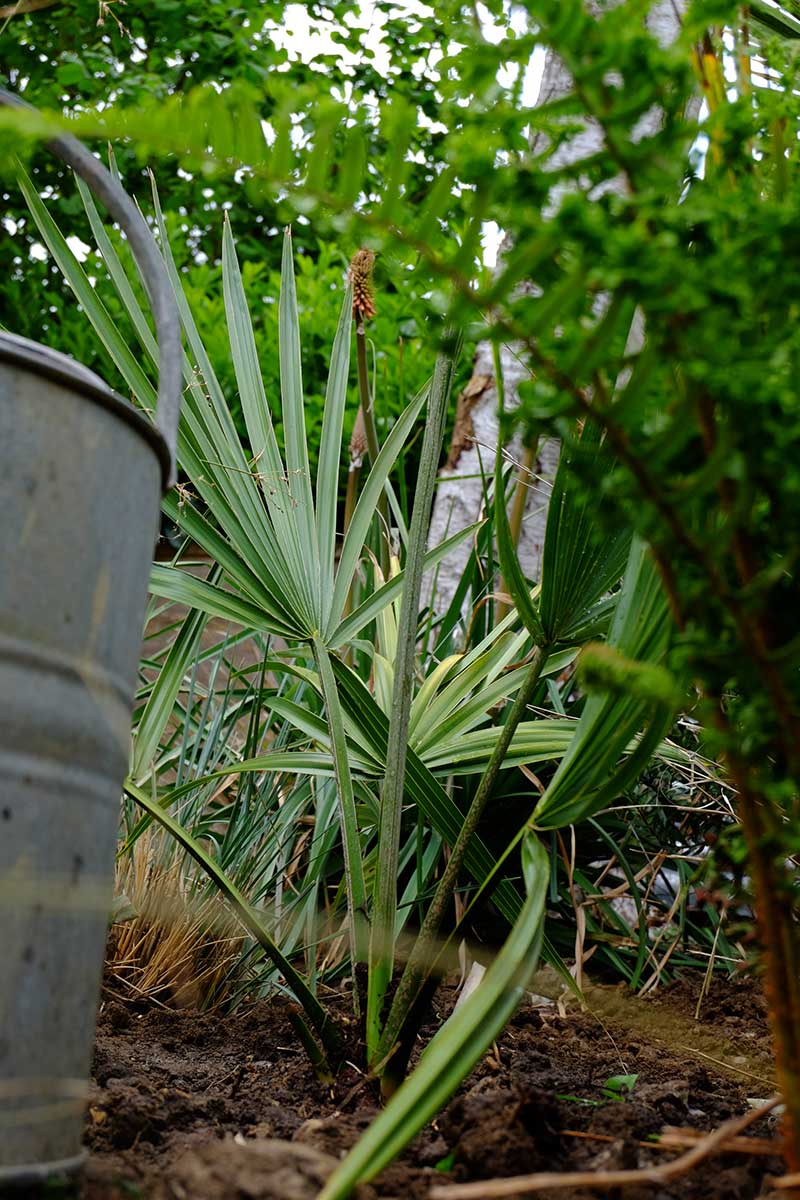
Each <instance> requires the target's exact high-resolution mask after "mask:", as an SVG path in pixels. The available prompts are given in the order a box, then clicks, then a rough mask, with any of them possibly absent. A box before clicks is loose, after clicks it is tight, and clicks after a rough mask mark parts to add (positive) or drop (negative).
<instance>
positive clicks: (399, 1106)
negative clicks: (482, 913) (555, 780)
mask: <svg viewBox="0 0 800 1200" xmlns="http://www.w3.org/2000/svg"><path fill="white" fill-rule="evenodd" d="M522 863H523V873H524V877H525V889H526V893H527V898H526V900H525V904H524V906H523V909H522V911H521V913H520V916H519V920H518V921H517V922H516V923H515V925H514V928H513V929H512V931H511V933H510V935H509V937H508V939H507V940H506V942H505V945H504V946H503V948H502V950H500V952H499V954H498V955H497V957H496V958H495V960H494V962H493V963H492V965H491V966H490V967H489V970H488V971H487V972H486V975H485V976H484V978H483V979H482V981H481V983H480V984H479V986H478V987H477V988H476V989H475V991H474V992H473V993H472V995H471V996H470V997H469V998H468V999H467V1000H466V1001H465V1002H464V1003H463V1004H462V1005H460V1006H459V1008H458V1009H457V1010H456V1011H455V1012H454V1013H453V1015H452V1016H451V1017H450V1019H449V1020H448V1021H447V1022H445V1024H444V1025H443V1026H442V1028H441V1029H440V1030H439V1032H438V1033H437V1034H436V1036H435V1037H434V1039H433V1041H432V1042H431V1043H430V1044H429V1046H428V1047H427V1049H426V1050H425V1052H424V1054H423V1056H422V1058H421V1059H420V1063H419V1066H418V1067H417V1068H416V1070H415V1071H414V1072H413V1073H412V1074H411V1075H410V1076H409V1078H408V1079H407V1080H406V1081H405V1083H403V1084H402V1086H401V1087H400V1088H399V1089H398V1091H397V1092H396V1093H395V1095H394V1096H393V1097H392V1099H391V1100H390V1102H389V1104H388V1105H387V1107H386V1108H385V1109H384V1111H383V1112H382V1113H381V1114H380V1116H378V1117H377V1118H376V1119H375V1121H373V1123H372V1125H370V1127H369V1129H368V1130H367V1132H366V1133H365V1134H364V1135H363V1136H362V1138H361V1139H360V1140H359V1141H358V1142H357V1143H356V1145H355V1146H354V1148H353V1149H352V1150H351V1151H350V1153H349V1154H348V1156H347V1158H345V1160H344V1162H343V1163H342V1164H341V1165H340V1166H339V1167H337V1169H336V1170H335V1171H334V1173H333V1175H332V1176H331V1177H330V1179H329V1180H328V1182H327V1183H326V1185H325V1186H324V1188H323V1189H322V1191H321V1192H320V1195H319V1200H345V1198H346V1197H348V1196H350V1195H351V1194H352V1190H353V1188H354V1187H355V1185H356V1184H358V1183H361V1182H363V1181H365V1180H368V1179H372V1178H373V1177H374V1176H375V1175H377V1174H378V1172H379V1171H381V1170H382V1169H383V1167H385V1166H386V1164H387V1163H389V1162H391V1161H392V1159H393V1158H394V1157H395V1156H396V1155H397V1154H399V1152H400V1151H401V1150H402V1149H403V1147H404V1146H407V1145H408V1143H409V1142H410V1141H411V1139H412V1138H413V1137H414V1135H415V1134H416V1133H418V1132H419V1130H420V1129H421V1128H422V1127H423V1125H425V1124H426V1123H427V1122H428V1121H429V1120H430V1119H431V1118H432V1117H433V1116H435V1115H436V1113H437V1112H438V1111H439V1110H440V1108H441V1107H442V1105H443V1104H444V1103H445V1101H446V1100H448V1099H449V1097H450V1096H452V1094H453V1092H454V1091H455V1090H456V1088H457V1087H458V1086H459V1084H460V1083H461V1081H462V1080H463V1079H465V1078H466V1076H467V1075H468V1074H469V1072H470V1071H471V1070H472V1068H473V1067H474V1066H475V1064H476V1063H477V1062H478V1060H479V1059H480V1057H481V1056H482V1055H483V1054H484V1053H485V1051H486V1050H487V1049H488V1048H489V1046H490V1045H491V1044H492V1042H493V1041H494V1039H495V1038H496V1037H497V1035H498V1034H499V1033H500V1031H501V1030H502V1029H503V1028H504V1027H505V1025H506V1023H507V1021H508V1019H509V1017H510V1016H511V1015H512V1013H513V1012H514V1011H515V1009H516V1008H517V1005H518V1004H519V1002H520V1000H521V998H522V996H523V993H524V990H525V987H526V985H527V983H528V981H529V979H530V977H531V975H532V974H533V972H534V970H535V969H536V965H537V963H538V960H539V953H540V950H541V945H542V928H543V924H544V909H545V899H546V896H547V885H548V882H549V877H550V864H549V859H548V855H547V852H546V851H545V849H544V847H543V846H542V845H541V843H540V842H539V841H538V839H537V838H536V837H535V835H533V834H528V835H527V837H526V838H525V840H524V842H523V845H522Z"/></svg>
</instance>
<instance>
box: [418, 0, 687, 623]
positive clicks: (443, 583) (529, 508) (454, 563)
mask: <svg viewBox="0 0 800 1200" xmlns="http://www.w3.org/2000/svg"><path fill="white" fill-rule="evenodd" d="M685 6H686V3H685V0H659V3H657V4H655V5H654V6H653V8H652V9H651V11H650V13H649V14H648V18H647V25H648V28H649V29H650V30H651V31H652V32H653V33H654V34H655V35H656V37H658V39H659V41H661V42H662V43H669V42H671V41H672V40H673V39H674V38H675V36H676V35H677V32H678V29H679V28H680V14H681V12H682V11H683V9H684V8H685ZM589 8H590V9H592V10H595V11H597V10H598V8H599V6H598V5H597V4H596V3H594V2H593V3H590V4H589ZM571 88H572V79H571V77H570V75H569V72H568V71H567V70H566V68H565V67H564V65H563V63H562V62H561V61H560V59H559V58H558V57H557V56H556V55H555V54H553V52H552V51H549V52H548V54H547V58H546V60H545V66H544V73H543V76H542V83H541V87H540V89H539V96H538V98H537V105H540V104H545V103H548V102H549V101H551V100H554V99H557V98H558V97H560V96H564V95H566V94H567V93H568V92H569V91H570V90H571ZM658 121H659V114H658V113H657V112H653V113H652V114H648V116H647V117H646V118H645V119H644V120H643V121H641V122H640V125H639V127H638V129H637V131H636V134H637V136H638V137H645V136H647V135H648V133H651V132H653V131H654V130H655V128H656V127H657V125H658ZM541 137H542V135H541V134H537V135H535V136H534V138H533V139H532V141H531V152H532V153H536V152H537V151H540V150H541V149H542V141H541ZM602 138H603V134H602V131H601V129H600V127H599V126H598V125H597V124H596V123H595V122H593V121H590V120H587V121H585V122H584V128H583V129H582V130H581V132H580V133H578V134H576V135H575V137H573V138H571V139H570V140H569V141H567V142H565V143H564V144H563V145H562V146H560V147H559V149H558V150H557V152H556V153H555V154H554V155H553V158H552V159H551V160H550V162H551V164H552V168H551V169H557V168H559V167H563V166H565V165H571V164H573V163H577V162H580V161H581V159H584V158H588V157H590V156H591V155H593V154H595V153H596V152H597V150H598V149H599V148H600V147H601V145H602ZM562 186H563V185H557V186H555V187H553V189H552V191H551V193H550V199H549V207H550V208H551V209H554V208H555V207H556V206H557V205H558V203H559V201H560V196H561V188H562ZM608 186H609V187H617V188H620V189H621V188H623V187H624V183H623V181H622V180H619V181H618V182H615V183H612V184H609V185H608ZM510 253H513V247H512V244H511V242H510V240H509V239H508V238H507V239H506V240H505V241H504V242H503V245H502V246H501V249H500V254H499V262H500V263H502V261H503V259H504V258H505V257H506V256H507V255H509V254H510ZM532 286H534V285H532V284H529V285H528V287H532ZM500 363H501V369H502V372H503V384H504V389H505V405H506V409H507V410H509V411H510V410H512V409H513V408H515V407H516V405H517V403H518V388H519V384H520V382H521V381H522V380H523V379H525V378H527V377H528V375H529V370H528V368H527V366H526V364H525V361H524V358H522V357H521V356H520V354H519V351H518V348H515V347H513V346H502V347H501V349H500ZM498 437H499V426H498V419H497V387H496V386H495V379H494V366H493V362H492V345H491V343H490V342H481V343H479V345H478V347H477V350H476V352H475V360H474V364H473V373H472V378H471V379H470V381H469V383H468V385H467V387H466V388H465V389H464V391H463V392H462V394H461V396H460V397H459V400H458V409H457V412H456V424H455V430H454V433H453V440H452V443H451V446H450V453H449V455H448V460H447V464H446V466H445V468H444V470H443V471H442V473H441V474H442V476H443V478H442V481H441V482H440V484H439V488H438V490H437V493H436V501H435V504H434V509H433V515H432V517H431V527H430V536H429V539H428V541H429V545H430V546H437V545H438V544H439V543H440V542H442V541H444V539H445V538H446V537H450V536H452V534H454V533H457V532H458V531H459V530H461V529H465V528H466V527H467V526H468V525H471V524H472V523H473V522H475V521H477V520H478V519H479V518H480V515H481V509H482V506H483V488H484V485H483V480H482V478H481V474H482V473H483V474H484V475H487V474H488V476H491V474H492V471H493V469H494V459H495V454H496V453H497V443H498ZM505 449H506V453H507V454H508V455H509V456H510V458H511V459H512V460H513V461H515V462H520V461H521V460H522V455H523V448H522V444H521V442H520V439H519V438H514V439H513V440H512V441H511V442H510V443H508V444H507V446H506V447H505ZM558 452H559V448H558V443H557V441H555V440H554V439H547V440H545V441H543V442H541V443H540V445H539V448H538V452H537V457H536V461H535V463H534V464H533V467H532V470H531V474H530V476H529V477H528V479H527V499H526V502H525V509H524V515H523V520H522V526H521V530H520V539H519V558H520V563H521V566H522V570H523V572H524V573H525V575H526V576H527V577H528V578H529V579H532V580H538V579H539V578H540V575H541V563H542V545H543V542H544V531H545V525H546V522H547V506H548V500H549V496H550V489H551V484H552V481H553V477H554V475H555V472H556V467H557V466H558ZM470 550H471V547H470V544H469V542H466V543H462V544H461V545H460V546H458V547H456V549H455V550H454V551H452V552H451V553H450V554H449V555H448V556H447V557H446V558H445V559H444V560H443V561H442V562H441V564H440V565H439V567H438V568H437V575H436V594H435V596H433V597H432V598H431V599H432V603H433V606H434V608H435V610H436V611H437V612H440V613H441V612H444V611H445V610H446V609H447V607H448V606H449V604H450V602H451V600H452V599H453V596H454V594H455V591H456V589H457V587H458V584H459V582H460V580H461V576H462V574H463V572H464V568H465V566H466V564H467V559H468V558H469V555H470Z"/></svg>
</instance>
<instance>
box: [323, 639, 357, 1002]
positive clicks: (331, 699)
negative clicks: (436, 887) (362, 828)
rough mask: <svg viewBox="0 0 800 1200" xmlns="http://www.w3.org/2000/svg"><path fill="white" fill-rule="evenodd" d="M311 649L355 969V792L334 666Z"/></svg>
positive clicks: (326, 654)
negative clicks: (331, 781)
mask: <svg viewBox="0 0 800 1200" xmlns="http://www.w3.org/2000/svg"><path fill="white" fill-rule="evenodd" d="M313 647H314V657H315V658H316V661H317V667H318V669H319V678H320V683H321V685H322V694H323V696H324V698H325V713H326V717H327V721H328V732H329V733H330V738H331V749H332V752H333V768H334V773H335V775H336V793H337V796H338V799H339V816H340V819H341V823H342V850H343V853H344V874H345V884H346V888H347V907H348V916H349V926H350V928H349V933H350V953H351V958H352V962H353V964H354V966H355V964H356V963H358V962H360V961H361V960H362V959H363V954H364V935H365V932H366V925H367V889H366V884H365V882H364V865H363V863H362V861H361V841H360V838H359V833H358V821H357V818H356V802H355V793H354V791H353V780H352V776H351V774H350V760H349V753H348V747H347V736H346V734H345V728H344V717H343V715H342V706H341V702H340V700H339V693H338V691H337V689H336V679H335V677H334V674H333V667H332V666H331V660H330V654H329V653H328V648H327V646H326V645H325V643H324V642H323V641H322V639H321V638H318V637H316V638H314V641H313ZM353 996H354V998H355V1003H356V1006H358V992H357V989H354V990H353Z"/></svg>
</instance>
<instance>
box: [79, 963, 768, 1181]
mask: <svg viewBox="0 0 800 1200" xmlns="http://www.w3.org/2000/svg"><path fill="white" fill-rule="evenodd" d="M698 987H699V980H698V981H697V982H695V981H694V980H690V981H688V982H684V983H679V984H677V985H675V986H673V987H672V988H669V989H665V990H663V991H662V992H660V993H657V994H656V996H654V997H653V998H651V999H649V1000H643V1001H636V1000H633V999H631V1000H625V999H623V994H622V993H621V991H620V990H619V989H615V988H613V989H612V988H609V989H598V988H593V989H592V991H591V993H590V995H591V1003H592V1008H593V1010H594V1012H593V1013H588V1012H580V1011H578V1010H577V1009H575V1008H570V1009H569V1010H568V1011H566V1012H562V1013H560V1012H559V1010H558V1007H557V1006H535V1005H531V1004H528V1005H526V1006H524V1007H523V1008H522V1009H521V1010H520V1011H519V1013H518V1014H517V1016H516V1017H515V1018H514V1019H513V1021H512V1022H511V1024H510V1026H509V1028H508V1029H507V1031H506V1032H505V1034H504V1035H503V1037H502V1039H501V1040H500V1042H499V1043H498V1044H497V1046H496V1048H495V1049H494V1050H493V1051H491V1052H490V1053H489V1054H488V1055H487V1056H486V1057H485V1058H484V1060H483V1061H482V1062H481V1063H480V1065H479V1066H478V1067H477V1068H476V1070H475V1071H474V1072H473V1073H472V1075H471V1076H470V1077H469V1078H468V1080H467V1081H466V1083H465V1085H464V1087H463V1088H462V1089H461V1091H460V1093H459V1094H458V1096H457V1097H456V1098H455V1099H454V1100H453V1101H452V1102H451V1104H450V1105H449V1106H448V1108H447V1109H446V1110H445V1112H444V1113H443V1114H442V1115H441V1116H440V1118H439V1119H438V1121H437V1122H435V1124H434V1126H432V1127H429V1128H428V1129H427V1130H425V1131H424V1132H423V1134H421V1135H420V1136H419V1137H418V1138H417V1140H416V1141H415V1142H414V1143H413V1145H412V1146H411V1147H410V1148H409V1150H408V1151H407V1152H406V1153H405V1154H404V1155H403V1156H402V1158H401V1159H400V1160H399V1161H398V1162H397V1163H395V1164H394V1165H393V1166H392V1167H390V1168H389V1169H388V1170H386V1171H384V1173H383V1174H382V1175H381V1176H380V1177H379V1178H378V1179H377V1180H376V1181H375V1182H374V1183H373V1184H372V1185H370V1187H365V1188H363V1189H362V1192H361V1193H360V1194H361V1195H362V1196H363V1197H365V1198H369V1200H376V1198H379V1200H389V1198H390V1197H392V1198H397V1200H416V1198H418V1197H419V1198H421V1197H427V1196H428V1194H429V1191H430V1189H431V1188H432V1187H434V1186H436V1185H439V1184H442V1183H444V1182H446V1181H454V1182H455V1181H467V1180H481V1179H488V1178H494V1177H497V1176H507V1175H516V1174H522V1173H527V1172H532V1171H540V1170H558V1171H575V1170H586V1169H589V1170H598V1171H600V1170H609V1169H618V1168H630V1167H636V1166H643V1165H648V1164H656V1163H663V1162H665V1161H667V1160H669V1159H670V1158H672V1157H674V1155H675V1154H677V1153H678V1152H679V1151H677V1150H674V1151H671V1152H667V1151H665V1150H663V1149H661V1150H659V1149H650V1148H648V1147H647V1145H646V1143H647V1141H648V1140H649V1139H651V1138H652V1136H653V1135H656V1134H659V1133H661V1132H662V1130H663V1129H664V1127H665V1126H673V1127H680V1128H684V1129H695V1130H709V1129H712V1128H714V1127H715V1126H717V1125H719V1124H720V1123H721V1122H723V1121H725V1120H726V1119H727V1118H729V1117H731V1116H733V1115H737V1114H740V1113H744V1112H746V1111H747V1109H748V1102H749V1101H751V1100H753V1099H754V1098H759V1099H763V1098H764V1097H768V1096H769V1095H771V1094H772V1091H773V1090H774V1088H773V1085H772V1083H771V1080H770V1066H769V1057H768V1053H769V1051H768V1045H769V1043H768V1035H767V1030H766V1024H765V1016H764V1006H763V1002H762V999H761V996H760V993H759V992H758V991H757V989H756V988H755V987H754V986H753V985H752V984H750V983H748V982H747V981H746V980H745V981H740V982H732V981H728V980H721V981H719V982H718V983H715V984H714V985H713V986H712V988H711V990H710V992H709V994H708V995H707V996H706V997H705V999H704V1002H703V1006H702V1008H701V1015H700V1019H699V1021H696V1022H695V1020H694V1013H695V1008H696V1003H697V995H698ZM451 1003H452V991H449V990H448V989H442V990H441V991H440V993H439V996H438V1003H437V1012H438V1015H439V1016H443V1015H445V1014H446V1012H447V1010H448V1007H449V1005H450V1004H451ZM623 1017H624V1020H623ZM434 1028H435V1026H434V1025H433V1024H432V1025H431V1026H430V1028H429V1029H428V1030H427V1031H426V1032H427V1033H428V1034H430V1032H432V1030H433V1029H434ZM687 1030H689V1031H690V1033H691V1031H695V1032H696V1034H697V1036H696V1037H695V1038H694V1039H692V1040H691V1042H690V1041H687V1040H686V1039H687V1032H686V1031H687ZM715 1046H716V1047H717V1050H718V1053H717V1054H714V1053H713V1048H714V1047H715ZM701 1047H702V1048H701ZM353 1051H354V1061H357V1060H356V1059H355V1054H356V1053H357V1048H356V1047H354V1048H353ZM715 1058H716V1059H718V1060H719V1062H718V1063H717V1062H714V1061H712V1060H713V1059H715ZM723 1060H724V1062H723ZM725 1063H727V1065H724V1064H725ZM619 1076H630V1077H633V1076H636V1079H635V1081H633V1080H628V1081H627V1083H628V1084H630V1083H632V1090H631V1091H630V1092H629V1093H628V1092H627V1091H626V1084H622V1085H619V1084H617V1085H614V1086H612V1088H611V1091H612V1093H615V1094H617V1095H620V1096H622V1097H623V1098H621V1099H607V1098H606V1094H605V1093H604V1088H605V1087H606V1085H607V1084H608V1082H609V1080H612V1079H613V1078H614V1077H619ZM376 1104H377V1100H376V1095H375V1093H374V1091H373V1088H372V1085H371V1084H370V1083H368V1082H367V1081H365V1079H364V1078H363V1076H362V1075H361V1074H360V1073H359V1071H358V1069H357V1068H356V1067H355V1066H352V1067H347V1068H346V1069H345V1071H344V1072H343V1074H342V1075H341V1076H340V1078H339V1079H338V1080H337V1082H336V1084H335V1085H334V1086H333V1087H328V1086H324V1085H322V1084H320V1083H319V1082H318V1081H317V1080H316V1079H315V1078H314V1076H313V1074H312V1072H311V1070H310V1068H309V1067H308V1065H307V1062H306V1059H305V1057H304V1055H303V1053H302V1052H301V1050H300V1048H299V1046H298V1045H297V1043H296V1041H295V1038H294V1036H293V1034H292V1032H291V1029H290V1027H289V1024H288V1021H287V1018H286V1009H285V1006H284V1005H283V1004H281V1003H272V1004H266V1003H260V1004H256V1005H255V1006H253V1007H251V1008H250V1009H248V1010H245V1009H240V1010H239V1012H238V1013H237V1014H235V1015H233V1016H229V1017H224V1016H220V1015H218V1014H217V1015H215V1014H206V1015H197V1014H196V1013H194V1012H186V1011H184V1012H174V1011H169V1010H167V1009H164V1008H161V1007H156V1006H153V1005H149V1006H141V1007H138V1008H137V1006H135V1005H130V1004H127V1003H123V1002H122V1001H121V1000H120V999H119V998H116V997H115V996H114V995H112V994H109V993H107V994H106V995H105V998H104V1002H103V1007H102V1011H101V1016H100V1027H99V1032H98V1037H97V1047H96V1052H95V1059H94V1065H93V1082H92V1090H91V1102H90V1112H89V1119H88V1123H87V1144H88V1148H89V1151H90V1156H89V1161H88V1165H87V1169H86V1172H85V1175H84V1178H83V1181H82V1184H81V1190H80V1193H79V1194H80V1196H81V1198H82V1200H123V1198H124V1200H130V1197H137V1196H138V1197H142V1198H145V1200H167V1198H169V1200H240V1198H247V1200H256V1198H263V1200H306V1198H307V1200H312V1198H313V1197H314V1196H315V1195H316V1194H317V1191H318V1190H319V1184H320V1182H321V1181H322V1179H323V1178H324V1177H325V1175H326V1173H327V1172H328V1171H329V1170H330V1166H331V1162H332V1161H333V1160H336V1159H338V1158H339V1157H340V1156H341V1155H342V1153H343V1152H344V1151H345V1150H346V1149H347V1148H348V1147H349V1146H351V1145H352V1144H353V1142H354V1141H355V1139H356V1138H357V1137H358V1135H359V1133H360V1132H361V1131H362V1130H363V1129H364V1128H365V1127H366V1125H367V1124H368V1123H369V1121H370V1119H371V1118H372V1116H373V1114H374V1113H375V1111H376ZM775 1134H776V1130H775V1125H774V1119H773V1118H764V1119H762V1120H760V1121H759V1122H758V1123H757V1124H755V1125H754V1126H752V1127H751V1129H750V1130H748V1135H752V1136H754V1137H755V1138H757V1142H754V1147H756V1146H757V1147H758V1148H759V1149H760V1150H761V1152H760V1153H731V1152H727V1153H723V1154H717V1155H715V1156H714V1157H711V1158H709V1159H707V1160H706V1161H704V1162H702V1163H701V1164H699V1165H698V1166H697V1167H696V1168H695V1169H694V1170H693V1171H692V1172H691V1174H689V1175H686V1176H684V1177H683V1178H681V1179H679V1180H676V1181H673V1182H670V1183H668V1184H664V1185H658V1186H652V1185H651V1186H647V1187H642V1188H639V1187H631V1188H626V1189H625V1191H624V1193H619V1194H620V1195H622V1196H624V1198H625V1200H638V1198H639V1197H645V1196H647V1197H649V1198H650V1200H655V1198H657V1200H668V1198H672V1197H676V1198H677V1197H680V1198H682V1200H684V1198H687V1200H688V1198H689V1197H691V1198H692V1200H703V1198H704V1197H705V1198H708V1200H717V1198H721V1197H725V1198H726V1200H747V1198H749V1197H756V1196H762V1195H767V1194H768V1193H769V1190H770V1182H769V1181H770V1179H771V1178H772V1177H774V1176H776V1175H779V1174H780V1173H781V1171H782V1169H783V1168H782V1164H781V1161H780V1159H779V1158H777V1157H775V1156H774V1155H769V1154H768V1153H764V1149H765V1147H764V1145H763V1139H764V1138H771V1137H774V1136H775ZM643 1143H645V1144H644V1145H643ZM448 1168H449V1169H448ZM592 1194H594V1195H596V1194H597V1193H596V1192H594V1193H589V1192H587V1191H586V1190H583V1191H563V1190H562V1191H558V1192H557V1193H556V1192H553V1191H551V1192H539V1193H538V1196H539V1197H543V1198H544V1200H548V1197H549V1196H555V1195H558V1196H559V1197H561V1198H566V1200H570V1197H573V1196H574V1197H577V1196H588V1195H592ZM603 1194H605V1195H609V1196H613V1195H615V1193H613V1192H605V1193H603Z"/></svg>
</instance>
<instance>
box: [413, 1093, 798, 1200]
mask: <svg viewBox="0 0 800 1200" xmlns="http://www.w3.org/2000/svg"><path fill="white" fill-rule="evenodd" d="M780 1100H781V1098H780V1096H773V1097H772V1099H771V1100H767V1101H765V1103H764V1104H762V1105H760V1106H759V1107H758V1108H754V1109H751V1111H750V1112H747V1113H745V1114H744V1116H741V1117H733V1118H732V1119H731V1120H730V1121H725V1122H724V1124H722V1125H720V1126H719V1128H717V1129H714V1130H713V1131H712V1132H711V1133H709V1134H707V1135H706V1137H704V1138H702V1139H701V1141H699V1142H698V1143H697V1144H696V1145H695V1146H693V1147H692V1148H691V1150H687V1151H686V1153H685V1154H681V1155H680V1157H679V1158H676V1159H674V1160H673V1161H672V1162H669V1163H662V1165H661V1166H658V1167H640V1168H638V1169H637V1170H633V1171H567V1172H565V1173H559V1172H557V1171H539V1172H537V1173H536V1174H534V1175H514V1176H512V1177H510V1178H508V1179H489V1180H486V1182H483V1183H447V1184H440V1185H438V1186H434V1187H432V1188H431V1190H430V1193H429V1195H430V1200H495V1197H500V1196H518V1195H520V1194H521V1193H524V1192H539V1191H543V1190H544V1189H545V1188H549V1189H550V1190H556V1189H560V1188H580V1187H584V1188H602V1189H603V1190H606V1189H608V1188H612V1187H626V1186H629V1185H631V1184H642V1183H645V1184H646V1183H664V1182H666V1181H667V1180H669V1179H674V1178H676V1176H678V1175H683V1174H685V1173H686V1172H687V1171H691V1169H692V1167H694V1166H696V1165H697V1163H699V1162H702V1160H703V1159H704V1158H708V1156H709V1155H710V1154H714V1153H717V1152H719V1151H720V1150H721V1149H722V1148H723V1146H724V1144H725V1143H726V1142H728V1141H729V1140H730V1139H731V1138H734V1137H736V1136H737V1134H740V1133H742V1132H743V1131H744V1130H745V1129H747V1127H748V1126H749V1125H752V1124H753V1122H754V1121H757V1120H758V1119H759V1117H763V1116H765V1115H766V1114H767V1113H768V1112H771V1111H772V1109H773V1108H775V1107H776V1106H777V1105H778V1104H779V1103H780ZM784 1178H785V1179H792V1178H793V1177H792V1176H784ZM784 1186H793V1185H791V1184H784Z"/></svg>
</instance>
